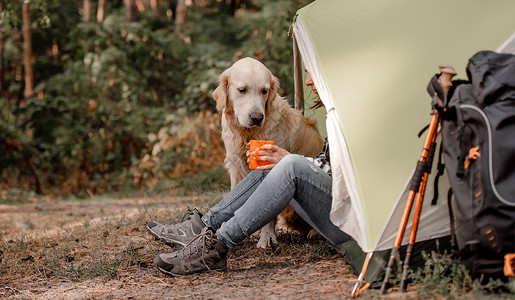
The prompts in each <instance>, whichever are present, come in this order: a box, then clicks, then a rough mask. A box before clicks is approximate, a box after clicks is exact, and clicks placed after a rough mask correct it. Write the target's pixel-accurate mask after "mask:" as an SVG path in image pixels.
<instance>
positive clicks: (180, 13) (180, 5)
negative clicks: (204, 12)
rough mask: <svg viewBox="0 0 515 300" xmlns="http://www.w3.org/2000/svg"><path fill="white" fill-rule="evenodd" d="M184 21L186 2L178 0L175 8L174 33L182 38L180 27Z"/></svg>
mask: <svg viewBox="0 0 515 300" xmlns="http://www.w3.org/2000/svg"><path fill="white" fill-rule="evenodd" d="M185 21H186V3H185V0H178V1H177V7H176V8H175V33H176V34H177V35H178V36H179V37H181V38H183V34H182V28H183V27H184V22H185Z"/></svg>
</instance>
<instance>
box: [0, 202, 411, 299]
mask: <svg viewBox="0 0 515 300" xmlns="http://www.w3.org/2000/svg"><path fill="white" fill-rule="evenodd" d="M216 201H217V199H216V198H213V197H152V198H137V199H121V200H90V201H80V202H57V203H38V204H23V205H0V215H1V222H0V232H1V235H0V238H1V239H0V240H1V244H0V246H1V247H0V260H1V261H0V298H2V299H4V298H5V299H161V298H168V299H243V298H245V299H345V298H348V296H349V295H350V292H351V290H352V287H353V285H354V281H355V280H356V279H357V276H356V275H355V274H354V273H353V272H352V270H351V269H350V267H349V265H348V264H346V262H345V259H344V258H343V257H342V256H341V255H339V254H338V253H336V252H335V251H334V249H333V248H332V247H331V246H330V245H329V244H328V243H327V242H326V241H323V240H315V241H308V240H306V239H305V238H304V237H303V236H302V235H300V234H294V233H281V234H280V236H279V238H280V242H281V244H280V245H279V246H278V247H277V248H275V249H273V250H272V249H268V250H261V249H257V248H256V247H255V244H256V241H257V238H255V237H251V238H250V239H248V240H247V241H245V242H244V243H242V244H241V245H239V246H238V247H236V248H235V249H233V250H231V251H230V254H229V259H228V270H227V271H226V272H210V273H205V274H201V275H193V276H185V277H176V278H172V277H168V276H165V275H163V274H161V273H160V272H158V271H157V270H156V269H155V268H154V266H153V265H152V259H153V257H154V256H155V255H156V254H157V253H162V252H169V251H171V250H170V248H169V247H167V246H165V245H162V244H161V243H159V242H157V241H155V240H153V239H152V238H151V236H150V235H149V234H148V233H147V232H146V230H145V223H146V222H147V221H148V220H150V219H157V220H159V221H163V222H167V221H168V222H178V221H180V219H181V218H182V215H183V213H184V212H185V210H186V207H187V206H188V205H189V206H191V207H197V208H199V210H200V211H206V210H207V208H208V207H210V206H211V205H212V204H213V203H215V202H216ZM413 295H414V294H413V292H410V293H407V294H399V293H396V292H394V291H393V292H391V293H390V294H389V295H388V296H386V297H384V296H383V297H382V298H386V299H388V298H399V296H400V297H402V298H405V297H407V298H412V297H413ZM361 297H362V298H377V297H379V295H378V292H377V290H367V291H365V292H364V293H363V294H362V296H361Z"/></svg>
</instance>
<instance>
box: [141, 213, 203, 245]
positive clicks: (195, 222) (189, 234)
mask: <svg viewBox="0 0 515 300" xmlns="http://www.w3.org/2000/svg"><path fill="white" fill-rule="evenodd" d="M201 218H202V214H200V212H199V211H198V210H197V209H193V210H191V209H190V208H189V207H188V212H187V213H186V214H184V217H182V221H181V223H178V224H169V225H168V224H161V223H158V222H156V221H149V222H148V223H147V230H148V232H150V234H152V235H153V236H154V238H155V239H156V240H160V241H162V242H164V243H165V244H167V245H168V246H170V247H174V246H176V247H181V248H182V247H184V246H186V245H187V244H188V243H189V242H191V241H192V240H193V239H194V238H195V237H197V236H198V235H199V234H200V233H201V232H202V228H204V227H205V226H206V225H205V224H204V222H203V221H202V219H201Z"/></svg>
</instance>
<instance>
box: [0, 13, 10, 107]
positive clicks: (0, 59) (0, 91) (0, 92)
mask: <svg viewBox="0 0 515 300" xmlns="http://www.w3.org/2000/svg"><path fill="white" fill-rule="evenodd" d="M3 12H4V4H3V3H0V15H1V14H2V13H3ZM4 43H5V41H4V23H3V22H2V23H0V99H1V98H2V97H3V96H4V74H5V67H4V66H5V63H4ZM6 101H7V106H9V100H6Z"/></svg>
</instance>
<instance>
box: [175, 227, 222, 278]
mask: <svg viewBox="0 0 515 300" xmlns="http://www.w3.org/2000/svg"><path fill="white" fill-rule="evenodd" d="M213 235H214V233H213V232H212V231H211V230H208V229H207V228H204V229H203V230H202V233H201V234H200V235H198V236H197V237H195V238H194V239H193V240H192V241H191V242H189V243H188V244H186V246H184V248H182V249H181V250H179V251H178V252H177V257H178V258H179V259H181V260H182V259H184V258H185V257H189V256H191V255H192V254H197V253H199V251H202V262H203V263H204V265H205V266H206V268H207V269H208V270H211V268H210V267H209V266H208V265H207V263H206V261H205V260H204V254H205V253H208V252H209V249H211V248H212V247H213V244H214V243H213Z"/></svg>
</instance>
